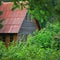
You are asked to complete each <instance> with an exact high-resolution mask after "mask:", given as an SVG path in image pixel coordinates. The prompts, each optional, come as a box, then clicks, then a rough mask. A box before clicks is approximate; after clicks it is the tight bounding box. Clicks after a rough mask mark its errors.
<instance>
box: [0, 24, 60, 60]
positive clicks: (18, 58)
mask: <svg viewBox="0 0 60 60" xmlns="http://www.w3.org/2000/svg"><path fill="white" fill-rule="evenodd" d="M47 25H48V23H47ZM59 26H60V25H59V24H56V23H54V24H53V25H52V24H49V25H48V26H47V27H46V28H43V29H42V30H40V31H36V32H34V33H33V35H34V36H32V35H29V36H28V38H27V41H26V42H21V41H20V42H19V44H17V45H16V46H14V45H13V42H12V45H11V46H9V47H8V49H6V48H5V47H4V45H3V44H2V43H1V42H0V60H59V59H60V38H59V36H60V33H59V32H60V28H59Z"/></svg>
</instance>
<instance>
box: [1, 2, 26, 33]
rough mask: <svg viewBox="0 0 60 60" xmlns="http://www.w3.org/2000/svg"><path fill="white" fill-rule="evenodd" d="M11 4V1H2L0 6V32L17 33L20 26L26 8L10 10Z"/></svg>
mask: <svg viewBox="0 0 60 60" xmlns="http://www.w3.org/2000/svg"><path fill="white" fill-rule="evenodd" d="M12 5H13V3H11V2H4V3H3V4H2V5H1V6H0V11H3V14H2V15H1V16H0V19H4V21H3V27H2V29H0V33H18V32H19V30H20V28H21V25H22V23H23V20H24V18H25V16H26V13H27V10H26V9H25V8H24V9H23V10H19V9H15V10H14V11H12V10H11V7H12Z"/></svg>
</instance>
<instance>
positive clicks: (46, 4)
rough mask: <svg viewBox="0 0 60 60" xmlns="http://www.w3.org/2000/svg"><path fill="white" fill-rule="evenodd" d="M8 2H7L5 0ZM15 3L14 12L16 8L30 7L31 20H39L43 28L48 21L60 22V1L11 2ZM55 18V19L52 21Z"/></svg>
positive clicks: (14, 0)
mask: <svg viewBox="0 0 60 60" xmlns="http://www.w3.org/2000/svg"><path fill="white" fill-rule="evenodd" d="M5 1H7V0H5ZM10 1H12V2H14V6H13V8H12V10H14V9H15V8H17V7H18V8H20V9H22V8H23V7H26V6H29V8H28V11H29V13H30V15H31V18H33V19H34V18H35V19H37V20H38V21H39V22H40V24H41V26H43V27H44V26H45V24H46V22H47V21H50V22H53V21H54V20H59V19H60V17H59V15H60V14H59V12H60V9H59V8H60V0H10ZM52 18H54V19H52Z"/></svg>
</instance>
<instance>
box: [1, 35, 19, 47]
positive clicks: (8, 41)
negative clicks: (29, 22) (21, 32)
mask: <svg viewBox="0 0 60 60" xmlns="http://www.w3.org/2000/svg"><path fill="white" fill-rule="evenodd" d="M11 36H12V37H13V39H12V41H13V40H14V45H16V42H17V39H18V34H0V40H2V41H3V42H4V44H5V46H6V47H8V46H9V45H10V44H11Z"/></svg>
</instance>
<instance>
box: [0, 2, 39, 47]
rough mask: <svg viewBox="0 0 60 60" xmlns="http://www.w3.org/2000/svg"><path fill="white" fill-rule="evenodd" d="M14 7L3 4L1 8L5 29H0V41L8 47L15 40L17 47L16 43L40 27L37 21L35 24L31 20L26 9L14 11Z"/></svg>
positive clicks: (10, 4) (7, 3)
mask: <svg viewBox="0 0 60 60" xmlns="http://www.w3.org/2000/svg"><path fill="white" fill-rule="evenodd" d="M12 6H13V3H12V2H3V3H2V5H1V6H0V11H3V14H2V15H1V16H0V19H3V20H4V21H3V22H2V24H3V27H2V29H0V40H2V41H4V42H5V45H6V47H7V46H8V45H10V42H11V41H12V40H14V45H15V44H16V41H17V40H20V39H21V37H22V36H23V35H24V39H26V37H27V35H28V34H31V33H33V32H34V31H35V30H36V29H37V28H36V27H38V24H37V21H36V20H35V23H36V24H35V23H34V22H33V20H31V18H30V15H29V14H28V12H27V10H26V9H25V8H23V9H22V10H19V9H15V10H14V11H12V10H11V8H12ZM38 29H39V27H38Z"/></svg>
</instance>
